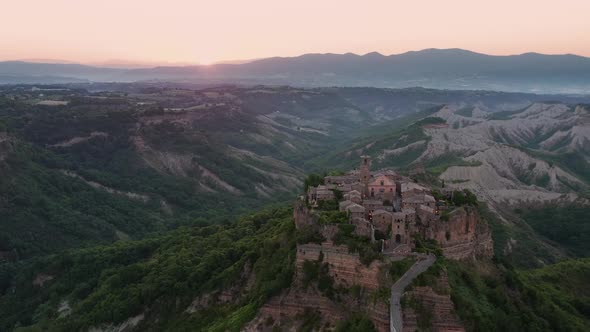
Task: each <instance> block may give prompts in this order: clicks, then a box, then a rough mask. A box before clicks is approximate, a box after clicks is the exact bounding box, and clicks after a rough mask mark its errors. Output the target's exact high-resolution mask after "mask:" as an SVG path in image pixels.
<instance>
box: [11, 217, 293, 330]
mask: <svg viewBox="0 0 590 332" xmlns="http://www.w3.org/2000/svg"><path fill="white" fill-rule="evenodd" d="M291 216H292V212H291V209H287V208H282V209H274V210H266V211H263V212H259V213H257V214H253V215H250V216H248V217H244V218H241V219H240V220H238V221H236V222H232V223H231V224H229V225H226V226H223V225H210V226H203V227H196V228H181V229H178V230H176V231H173V232H171V233H169V234H167V235H165V236H160V237H155V238H147V239H144V240H140V241H128V242H118V243H117V244H114V245H111V246H99V247H93V248H89V249H81V250H73V251H68V252H64V253H62V254H58V255H50V256H46V257H43V258H37V259H34V260H32V261H30V262H28V263H22V264H14V265H12V264H11V265H2V266H1V268H2V271H1V273H0V277H1V278H2V279H1V281H2V283H1V284H2V289H1V290H0V291H1V292H2V293H1V294H2V297H1V298H0V330H2V331H7V330H11V329H12V328H13V327H19V326H21V327H26V326H31V327H30V328H27V329H26V330H32V331H36V330H51V331H79V330H87V329H89V328H91V327H97V328H100V327H105V326H108V325H111V326H113V325H120V324H122V323H124V322H125V321H128V319H129V318H132V317H136V319H135V323H133V325H136V326H135V329H136V330H138V331H145V330H152V331H162V330H168V331H195V330H197V331H198V330H210V331H226V330H232V331H237V330H238V329H239V328H240V327H241V326H242V325H243V324H245V323H246V322H248V321H249V320H250V319H252V318H253V317H254V315H255V314H256V311H257V308H258V307H259V306H260V305H262V303H264V301H265V299H267V298H268V297H269V296H272V295H275V294H277V292H278V291H280V290H281V289H282V288H284V287H287V286H288V285H289V284H290V282H291V277H292V273H293V260H294V258H295V256H294V251H295V239H296V237H295V231H294V225H293V223H292V221H291ZM11 277H13V278H14V279H13V281H12V282H10V281H9V280H10V278H11ZM224 296H225V297H224ZM131 321H133V319H131V320H129V321H128V322H127V323H128V324H129V322H131ZM17 330H19V329H18V328H17Z"/></svg>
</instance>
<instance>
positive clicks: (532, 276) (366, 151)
mask: <svg viewBox="0 0 590 332" xmlns="http://www.w3.org/2000/svg"><path fill="white" fill-rule="evenodd" d="M556 100H557V101H556ZM48 101H49V102H48ZM589 102H590V99H588V98H587V97H584V96H568V95H535V94H524V93H502V92H489V91H450V90H432V89H423V88H408V89H377V88H296V87H288V86H240V85H222V86H201V85H196V84H192V83H147V82H146V83H129V84H126V83H94V84H65V85H56V86H30V85H12V86H1V87H0V215H1V216H2V218H1V219H0V312H1V315H0V322H1V325H0V330H15V331H36V330H51V331H72V330H83V331H86V330H88V331H90V330H92V331H98V330H100V331H107V330H109V331H143V330H153V331H156V330H170V331H194V330H207V331H227V330H230V331H237V330H241V329H246V330H252V331H255V330H257V331H258V330H268V331H272V330H273V328H279V329H296V330H319V329H322V328H329V329H332V330H336V331H346V330H350V329H351V328H353V327H355V326H362V327H363V329H361V330H369V329H372V328H375V329H376V330H383V331H384V330H387V329H388V328H389V326H390V319H389V318H390V316H391V314H390V311H389V309H390V305H391V303H390V301H391V297H390V296H391V294H392V290H391V287H392V285H394V284H395V282H396V281H397V280H398V279H399V278H400V277H402V275H403V274H404V273H405V272H406V271H407V270H408V269H409V268H410V267H411V266H412V265H414V264H416V263H417V262H420V261H423V260H424V257H427V256H425V255H427V254H430V255H432V256H436V257H437V258H436V261H435V262H434V263H432V266H430V267H429V268H428V269H426V270H425V272H423V273H420V274H417V275H414V276H413V278H412V280H411V282H410V283H409V286H408V287H406V288H405V291H400V292H399V299H398V300H399V303H400V304H399V305H400V311H399V313H400V316H401V317H403V318H402V320H403V325H404V326H413V327H415V328H418V329H426V328H431V327H435V329H443V330H444V329H445V328H451V327H453V328H456V329H458V330H468V331H471V330H476V329H477V328H476V327H478V328H483V329H484V330H486V329H487V330H494V329H495V330H511V328H516V330H527V329H528V330H552V329H555V328H556V327H557V326H567V328H565V329H570V330H584V329H585V328H587V327H588V326H589V324H590V323H589V321H590V319H589V317H588V315H587V312H588V311H587V306H586V302H587V296H586V293H585V292H587V290H586V286H587V285H584V284H583V282H582V281H583V280H584V279H585V278H587V277H588V262H587V253H588V251H587V246H586V242H587V240H586V234H587V233H588V231H586V230H587V227H588V220H587V216H588V212H590V208H589V206H590V205H589V204H590V202H589V199H590V196H589V193H590V188H589V186H590V174H589V173H588V170H589V169H590V167H589V160H590V150H588V149H589V147H590V134H589V128H590V106H589ZM361 156H363V158H368V160H370V161H371V163H372V170H373V171H372V172H371V171H368V173H367V174H369V176H370V177H371V179H373V180H375V181H378V180H380V181H383V183H379V182H375V183H373V184H371V186H369V184H367V187H366V188H365V187H362V186H358V183H356V181H357V180H358V179H359V176H361V175H362V172H363V167H362V165H361V166H359V161H360V160H361ZM310 174H311V175H310ZM350 179H354V181H352V182H351V180H350ZM320 182H321V183H320ZM390 182H391V183H390ZM397 182H399V192H400V195H402V194H401V193H402V192H406V191H405V190H410V189H411V190H410V191H409V192H415V193H416V196H415V197H414V196H412V195H409V196H405V198H403V199H402V198H400V197H404V196H397V194H391V197H390V196H387V197H386V195H382V196H380V195H381V194H379V193H381V191H380V190H381V189H383V192H386V190H389V189H391V190H395V191H396V192H397V190H398V183H397ZM402 183H403V184H402ZM320 186H324V187H320ZM310 188H316V189H315V191H313V190H312V191H311V192H310V191H309V189H310ZM369 188H373V189H374V190H375V191H376V195H377V196H379V200H380V205H379V204H377V203H378V202H373V201H374V200H376V198H375V196H371V194H372V192H371V191H370V189H369ZM402 188H404V189H402ZM420 188H424V189H420ZM303 190H305V191H304V192H303V200H300V199H297V203H296V204H295V206H294V207H293V208H292V207H290V206H292V204H293V200H294V199H295V198H296V197H297V195H301V194H302V191H303ZM366 190H368V191H366ZM353 191H356V192H357V193H358V194H359V195H360V196H361V197H364V198H363V199H361V200H360V201H358V199H357V197H356V194H354V193H353ZM392 192H393V191H392ZM455 193H459V194H455ZM351 194H352V196H351ZM314 195H315V196H314ZM318 195H319V196H318ZM322 195H324V196H322ZM325 195H328V196H329V197H328V198H327V199H325V198H326V196H325ZM330 195H331V196H330ZM340 195H342V197H340ZM449 195H450V196H449ZM453 195H456V196H453ZM318 197H324V198H321V199H318ZM339 197H340V198H339ZM369 197H370V198H369ZM430 197H432V200H431V199H430ZM322 200H326V201H327V202H328V203H322V202H321V201H322ZM332 201H334V202H332ZM439 203H440V204H439ZM347 204H348V205H347ZM429 204H433V205H432V206H429ZM404 205H405V206H404ZM423 206H426V207H427V208H424V207H423ZM360 208H362V209H363V212H359V211H360ZM447 208H448V211H447V210H445V209H447ZM408 209H414V214H413V215H412V213H410V212H409V211H410V210H408ZM390 210H391V211H390ZM256 211H257V212H256ZM368 211H370V215H369V214H367V215H365V214H364V213H365V212H368ZM359 213H361V214H363V215H362V216H361V215H360V214H359ZM390 214H391V218H392V220H389V219H387V218H389V215H390ZM398 214H399V215H398ZM402 214H403V216H402ZM344 215H346V216H347V217H346V218H344V217H343V216H344ZM352 215H355V216H357V217H359V218H357V219H350V220H349V219H348V217H350V216H352ZM408 216H414V217H413V218H416V219H415V220H416V222H415V223H414V224H412V222H410V221H409V220H410V219H411V218H410V217H408ZM394 218H402V219H404V220H405V221H404V222H403V225H405V227H404V228H402V230H401V231H399V232H396V231H395V230H393V229H392V228H393V227H391V226H392V225H393V223H394V222H395V219H394ZM408 218H410V219H408ZM345 219H346V220H345ZM412 220H414V219H412ZM401 225H402V224H400V226H401ZM412 225H413V226H412ZM420 225H421V226H420ZM482 225H485V226H482ZM388 226H389V227H388ZM465 230H467V231H465ZM396 235H399V237H397V236H396ZM421 255H422V256H421ZM428 257H430V256H428ZM492 257H493V258H492ZM562 269H563V271H571V277H572V278H573V279H572V284H571V285H570V284H567V283H563V284H562V283H558V282H557V281H558V280H557V279H558V278H559V276H561V277H563V275H562V273H563V272H561V271H562ZM556 283H558V284H559V285H558V286H559V287H558V286H556V285H557V284H556ZM357 286H358V287H357ZM573 287H577V288H578V289H580V290H581V291H582V295H581V297H580V298H576V296H575V294H576V291H575V290H574V289H573ZM507 294H511V295H507ZM394 302H396V301H394ZM491 308H495V309H491ZM524 317H527V319H528V320H525V319H524ZM548 317H550V319H549V318H548ZM398 321H399V319H398ZM445 324H447V325H445ZM518 327H520V328H518ZM525 327H526V328H525ZM512 330H514V329H512Z"/></svg>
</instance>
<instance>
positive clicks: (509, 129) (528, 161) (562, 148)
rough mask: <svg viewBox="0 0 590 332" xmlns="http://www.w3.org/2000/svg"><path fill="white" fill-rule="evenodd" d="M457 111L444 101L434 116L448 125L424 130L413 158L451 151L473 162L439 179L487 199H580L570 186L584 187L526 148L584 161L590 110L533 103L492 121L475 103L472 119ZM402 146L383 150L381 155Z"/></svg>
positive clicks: (424, 159)
mask: <svg viewBox="0 0 590 332" xmlns="http://www.w3.org/2000/svg"><path fill="white" fill-rule="evenodd" d="M458 109H459V107H458V106H453V105H448V106H445V107H443V108H442V109H441V110H440V111H438V112H437V113H435V114H434V115H433V116H436V117H440V118H443V119H445V120H446V121H447V124H448V125H449V126H448V127H446V128H438V127H437V128H425V129H424V131H425V133H426V134H427V135H428V136H430V137H431V140H430V141H429V142H428V145H427V147H426V150H425V151H424V153H423V154H422V155H421V156H420V157H419V158H418V159H417V160H416V161H415V162H424V163H426V162H427V161H429V160H433V159H436V158H440V157H445V156H449V155H452V156H455V157H458V158H461V159H462V160H463V161H465V162H466V163H468V164H470V165H472V166H452V167H449V168H447V169H446V171H444V172H443V173H442V174H441V175H440V178H441V179H444V180H445V182H446V183H447V184H448V186H449V187H456V188H469V189H471V190H473V191H475V192H476V193H477V194H478V196H480V197H481V198H483V199H485V200H487V201H489V202H496V203H510V204H517V203H519V202H542V201H556V200H557V201H559V200H565V201H573V200H576V199H578V197H577V195H576V194H575V193H574V190H573V189H572V188H578V189H584V188H588V184H587V183H585V182H584V181H582V180H581V179H579V178H577V177H576V176H575V175H573V174H571V173H569V172H568V171H566V170H564V169H562V168H561V167H559V166H557V165H555V164H550V163H548V162H546V161H544V160H542V159H540V158H539V157H538V156H535V155H534V154H531V153H530V152H528V151H529V150H527V149H532V150H537V151H539V153H546V154H547V153H557V152H574V153H581V154H582V155H584V156H585V157H586V158H587V160H588V157H589V156H590V113H589V112H588V111H587V110H586V109H584V108H582V107H577V108H576V109H575V110H573V109H572V108H570V107H568V106H567V105H563V104H541V103H536V104H533V105H531V106H529V107H527V108H526V109H524V110H523V111H521V112H515V113H512V114H507V115H505V116H504V117H503V118H500V117H499V116H496V118H499V119H496V120H494V119H490V118H493V117H494V114H493V113H490V112H488V111H486V110H484V109H481V108H479V107H474V109H473V111H472V116H471V117H466V116H463V115H459V114H455V112H456V111H457V110H458ZM486 118H487V119H486ZM521 147H523V148H527V149H523V148H521ZM403 149H404V147H401V148H398V149H396V150H385V151H384V152H383V155H387V154H391V153H392V152H393V153H395V152H397V151H402V150H403ZM588 167H590V163H589V164H588Z"/></svg>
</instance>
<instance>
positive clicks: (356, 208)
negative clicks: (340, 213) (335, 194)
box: [346, 203, 365, 219]
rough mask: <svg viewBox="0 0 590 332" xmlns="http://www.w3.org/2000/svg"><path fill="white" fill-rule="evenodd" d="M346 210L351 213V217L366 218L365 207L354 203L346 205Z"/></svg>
mask: <svg viewBox="0 0 590 332" xmlns="http://www.w3.org/2000/svg"><path fill="white" fill-rule="evenodd" d="M346 211H348V212H349V213H350V217H351V219H355V218H356V219H365V208H364V207H362V206H360V205H358V204H355V203H352V204H350V205H348V206H347V207H346Z"/></svg>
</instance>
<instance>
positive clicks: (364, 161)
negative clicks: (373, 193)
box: [360, 156, 371, 198]
mask: <svg viewBox="0 0 590 332" xmlns="http://www.w3.org/2000/svg"><path fill="white" fill-rule="evenodd" d="M370 181H371V157H369V156H361V167H360V183H361V184H362V186H363V191H362V194H363V198H365V197H368V196H369V182H370Z"/></svg>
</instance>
